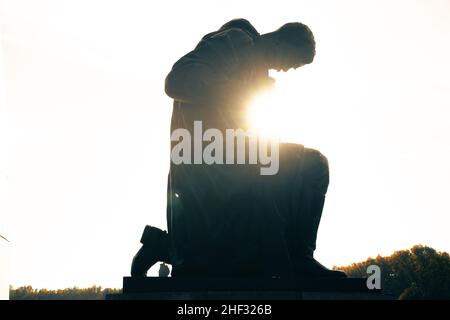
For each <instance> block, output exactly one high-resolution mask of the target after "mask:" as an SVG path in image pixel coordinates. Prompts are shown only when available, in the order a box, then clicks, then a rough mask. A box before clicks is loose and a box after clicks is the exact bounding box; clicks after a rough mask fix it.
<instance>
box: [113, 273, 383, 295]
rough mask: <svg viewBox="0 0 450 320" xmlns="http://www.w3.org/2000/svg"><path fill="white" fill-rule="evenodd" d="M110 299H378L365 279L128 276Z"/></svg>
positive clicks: (376, 293)
mask: <svg viewBox="0 0 450 320" xmlns="http://www.w3.org/2000/svg"><path fill="white" fill-rule="evenodd" d="M106 299H109V300H347V299H350V300H374V299H375V300H378V299H391V298H390V297H389V296H387V295H385V294H383V293H382V291H381V290H376V289H375V290H369V289H368V288H367V285H366V279H363V278H347V279H345V278H344V279H303V278H295V279H280V278H267V279H251V278H233V279H226V278H220V279H219V278H157V277H145V278H131V277H125V278H124V279H123V293H122V294H117V295H108V296H107V297H106Z"/></svg>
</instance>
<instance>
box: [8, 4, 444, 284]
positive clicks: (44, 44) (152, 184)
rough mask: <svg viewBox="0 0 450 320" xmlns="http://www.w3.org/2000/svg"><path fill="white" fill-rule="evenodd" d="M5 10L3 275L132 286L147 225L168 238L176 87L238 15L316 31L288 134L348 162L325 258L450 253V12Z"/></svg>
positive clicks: (281, 83) (394, 7)
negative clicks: (214, 35)
mask: <svg viewBox="0 0 450 320" xmlns="http://www.w3.org/2000/svg"><path fill="white" fill-rule="evenodd" d="M0 3H1V9H0V10H1V12H0V31H1V39H2V42H1V45H2V46H3V52H2V51H0V53H1V54H2V55H3V60H4V61H3V62H4V65H3V69H4V70H3V74H2V65H1V62H2V61H0V77H1V76H4V79H2V80H5V83H6V85H5V86H6V101H7V103H6V104H5V103H4V101H2V100H0V125H1V126H0V134H1V135H0V147H1V149H0V192H1V193H0V234H4V235H5V236H6V237H8V238H9V239H10V241H11V244H10V248H9V249H10V252H11V254H10V256H9V257H8V256H7V255H5V257H1V259H0V264H3V266H4V265H5V262H6V261H7V260H9V262H10V266H11V268H10V283H11V284H12V285H13V286H15V287H17V286H20V285H27V284H30V285H33V286H35V287H46V288H63V287H69V286H81V287H82V286H90V285H92V284H97V285H102V286H113V287H120V286H121V281H122V276H124V275H128V274H129V267H130V263H131V258H132V256H133V255H134V254H135V252H136V250H137V249H138V248H139V238H140V235H141V232H142V229H143V227H144V225H145V224H153V225H156V226H159V227H162V228H166V222H165V195H166V175H167V170H168V164H169V121H170V114H171V105H172V103H171V100H170V99H169V98H168V97H166V96H165V95H164V92H163V81H164V78H165V76H166V74H167V73H168V71H169V70H170V68H171V66H172V64H173V63H174V62H175V61H176V60H177V59H178V58H179V57H181V56H182V55H183V54H185V53H187V52H188V51H189V50H191V49H192V48H193V47H194V46H195V45H196V43H197V42H198V40H199V39H200V38H201V37H202V36H203V35H204V34H206V33H207V32H210V31H213V30H216V29H217V28H218V27H220V25H222V24H223V23H224V22H226V21H228V20H230V19H232V18H236V17H245V18H247V19H249V20H250V21H251V22H252V23H253V25H254V26H255V27H256V28H257V29H258V30H259V31H260V32H261V33H265V32H269V31H272V30H274V29H276V28H278V27H279V26H280V25H282V24H283V23H285V22H290V21H301V22H304V23H306V24H308V25H309V26H310V28H311V29H312V30H313V32H314V33H315V37H316V41H317V56H316V60H315V61H314V63H313V64H311V65H309V66H306V67H304V68H301V69H298V70H296V71H291V72H289V73H287V74H284V75H278V74H275V77H277V79H278V83H277V90H278V93H279V94H280V93H282V95H283V97H284V98H283V101H281V102H280V104H281V105H283V106H284V107H283V108H281V107H280V108H281V109H280V110H283V112H280V111H279V114H280V116H279V117H277V118H278V120H279V121H281V122H283V125H282V126H281V127H282V128H283V132H282V136H283V137H284V138H285V139H286V140H290V141H296V142H298V143H304V144H305V145H307V146H310V147H315V148H319V149H320V150H321V151H322V152H323V153H324V154H325V155H326V156H327V157H328V158H329V160H330V165H331V185H330V188H329V194H328V198H327V202H326V205H325V210H324V214H323V220H322V224H321V227H320V230H319V241H318V250H317V253H316V257H317V258H318V259H319V260H320V261H321V262H323V263H324V264H326V265H327V266H332V265H345V264H348V263H351V262H357V261H361V260H365V259H366V258H367V257H368V256H374V255H377V254H378V253H380V254H390V253H392V251H394V250H398V249H405V248H408V247H410V246H412V245H414V244H418V243H422V244H425V245H429V246H432V247H434V248H436V249H438V250H446V251H450V235H449V234H448V230H449V223H450V218H449V213H450V201H449V191H450V165H449V164H450V148H449V147H450V126H449V120H450V82H449V78H448V77H449V75H450V62H449V58H448V57H450V3H449V2H448V1H445V0H442V1H437V0H422V1H407V0H405V1H393V0H384V1H380V0H377V1H357V0H354V1H317V0H315V1H299V0H295V1H281V0H279V1H276V2H274V1H267V2H263V1H227V4H226V5H225V4H213V2H211V1H160V2H158V3H157V4H156V2H155V1H106V0H105V1H97V0H96V1H93V0H89V1H80V0H79V1H62V0H55V1H44V0H42V1H33V0H30V1H24V0H3V1H1V2H0ZM0 57H1V55H0ZM0 85H1V82H0ZM0 90H1V91H0V98H1V97H3V98H4V97H5V90H4V88H3V87H0ZM286 101H289V105H287V104H286V103H283V102H286ZM275 112H276V110H275ZM0 245H3V246H4V245H5V244H4V243H0Z"/></svg>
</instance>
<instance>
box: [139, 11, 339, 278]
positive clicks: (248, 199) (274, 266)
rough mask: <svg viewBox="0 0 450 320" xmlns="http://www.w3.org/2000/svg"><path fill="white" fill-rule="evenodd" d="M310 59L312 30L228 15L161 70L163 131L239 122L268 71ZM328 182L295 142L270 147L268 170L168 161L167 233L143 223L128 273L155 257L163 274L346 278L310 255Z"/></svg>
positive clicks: (321, 166) (312, 153) (322, 165)
mask: <svg viewBox="0 0 450 320" xmlns="http://www.w3.org/2000/svg"><path fill="white" fill-rule="evenodd" d="M314 56H315V40H314V36H313V33H312V32H311V30H310V29H309V28H308V27H307V26H306V25H304V24H302V23H287V24H285V25H283V26H282V27H280V28H279V29H278V30H276V31H273V32H270V33H267V34H259V33H258V31H257V30H256V29H255V28H254V27H253V26H252V25H251V24H250V22H249V21H247V20H245V19H235V20H231V21H229V22H228V23H226V24H224V25H223V26H222V27H221V28H220V29H219V30H217V31H214V32H211V33H208V34H207V35H205V36H204V37H203V38H202V39H201V41H200V42H199V43H198V44H197V46H196V47H195V49H194V50H192V51H191V52H189V53H187V54H186V55H185V56H183V57H182V58H180V59H179V60H178V61H177V62H176V63H175V64H174V65H173V68H172V70H171V71H170V73H169V74H168V75H167V78H166V81H165V91H166V93H167V95H168V96H169V97H171V98H173V100H174V103H173V113H172V120H171V131H172V132H174V130H176V129H179V128H183V129H187V130H189V131H190V132H193V128H194V121H202V125H203V128H204V129H208V128H215V129H218V130H226V129H230V128H231V129H238V128H244V127H245V124H244V123H245V121H246V120H245V117H244V114H245V112H244V111H245V106H246V105H247V103H248V101H249V99H251V97H253V96H254V95H255V94H256V93H258V92H260V91H262V90H266V89H270V88H271V87H273V85H274V79H272V78H271V77H269V73H268V71H269V69H275V70H278V71H280V70H283V71H288V70H289V69H291V68H294V69H296V68H298V67H301V66H303V65H305V64H309V63H311V62H312V61H313V59H314ZM174 143H175V142H174V141H172V147H173V145H174ZM246 143H247V142H246ZM194 149H195V146H194ZM328 182H329V170H328V161H327V159H326V158H325V156H323V155H322V154H321V153H320V152H319V151H317V150H314V149H310V148H305V147H304V146H303V145H300V144H292V143H281V144H279V171H278V172H277V174H274V175H261V174H260V173H259V171H257V170H256V166H255V165H251V164H238V165H225V164H193V163H192V162H191V163H182V164H174V163H173V161H171V165H170V172H169V178H168V190H167V225H168V232H166V231H162V230H160V229H158V228H155V227H152V226H146V227H145V230H144V233H143V235H142V238H141V243H142V247H141V248H140V249H139V251H138V252H137V254H136V255H135V256H134V258H133V261H132V266H131V275H132V276H133V277H140V276H146V274H147V271H148V269H149V268H150V267H151V266H152V265H154V264H155V263H157V262H158V261H159V262H164V263H169V264H171V265H172V276H173V277H310V278H311V277H312V278H325V277H328V278H342V277H346V275H345V273H343V272H341V271H337V270H329V269H327V268H326V267H324V266H323V265H321V264H320V263H319V262H318V261H317V260H315V259H314V256H313V253H314V250H315V249H316V237H317V231H318V227H319V223H320V219H321V215H322V209H323V206H324V201H325V194H326V192H327V188H328Z"/></svg>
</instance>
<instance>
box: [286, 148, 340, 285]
mask: <svg viewBox="0 0 450 320" xmlns="http://www.w3.org/2000/svg"><path fill="white" fill-rule="evenodd" d="M307 150H308V151H307V152H308V153H307V154H306V155H305V162H306V163H305V171H303V172H304V179H302V180H303V183H300V186H299V188H298V191H299V194H298V193H297V194H296V195H294V196H295V197H298V198H297V200H296V201H295V207H296V208H294V211H293V212H294V215H293V216H292V217H291V219H292V223H291V224H290V226H289V227H288V228H289V229H288V235H289V238H290V239H289V240H290V243H291V258H292V263H293V265H294V272H295V274H296V275H297V276H300V277H315V278H344V277H346V276H347V275H346V274H345V273H344V272H342V271H338V270H330V269H328V268H326V267H325V266H323V265H322V264H320V263H319V262H318V261H317V260H316V259H314V250H315V249H316V239H317V231H318V229H319V224H320V219H321V217H322V210H323V206H324V203H325V194H326V192H327V189H328V181H329V180H328V174H329V173H328V160H327V159H326V158H325V157H324V156H323V155H322V154H321V153H320V152H318V151H316V150H312V149H307Z"/></svg>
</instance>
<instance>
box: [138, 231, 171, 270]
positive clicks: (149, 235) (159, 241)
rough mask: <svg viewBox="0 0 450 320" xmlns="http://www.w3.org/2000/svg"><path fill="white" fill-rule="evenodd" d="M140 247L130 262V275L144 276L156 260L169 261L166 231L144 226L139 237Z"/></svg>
mask: <svg viewBox="0 0 450 320" xmlns="http://www.w3.org/2000/svg"><path fill="white" fill-rule="evenodd" d="M141 243H142V247H141V248H140V249H139V251H138V252H137V253H136V255H135V256H134V258H133V261H132V263H131V276H132V277H145V276H146V275H147V271H148V270H149V269H150V268H151V267H152V266H153V265H154V264H155V263H157V262H159V261H161V262H165V263H170V261H169V260H170V247H169V236H168V234H167V232H166V231H163V230H161V229H158V228H155V227H152V226H146V227H145V229H144V232H143V234H142V237H141Z"/></svg>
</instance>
